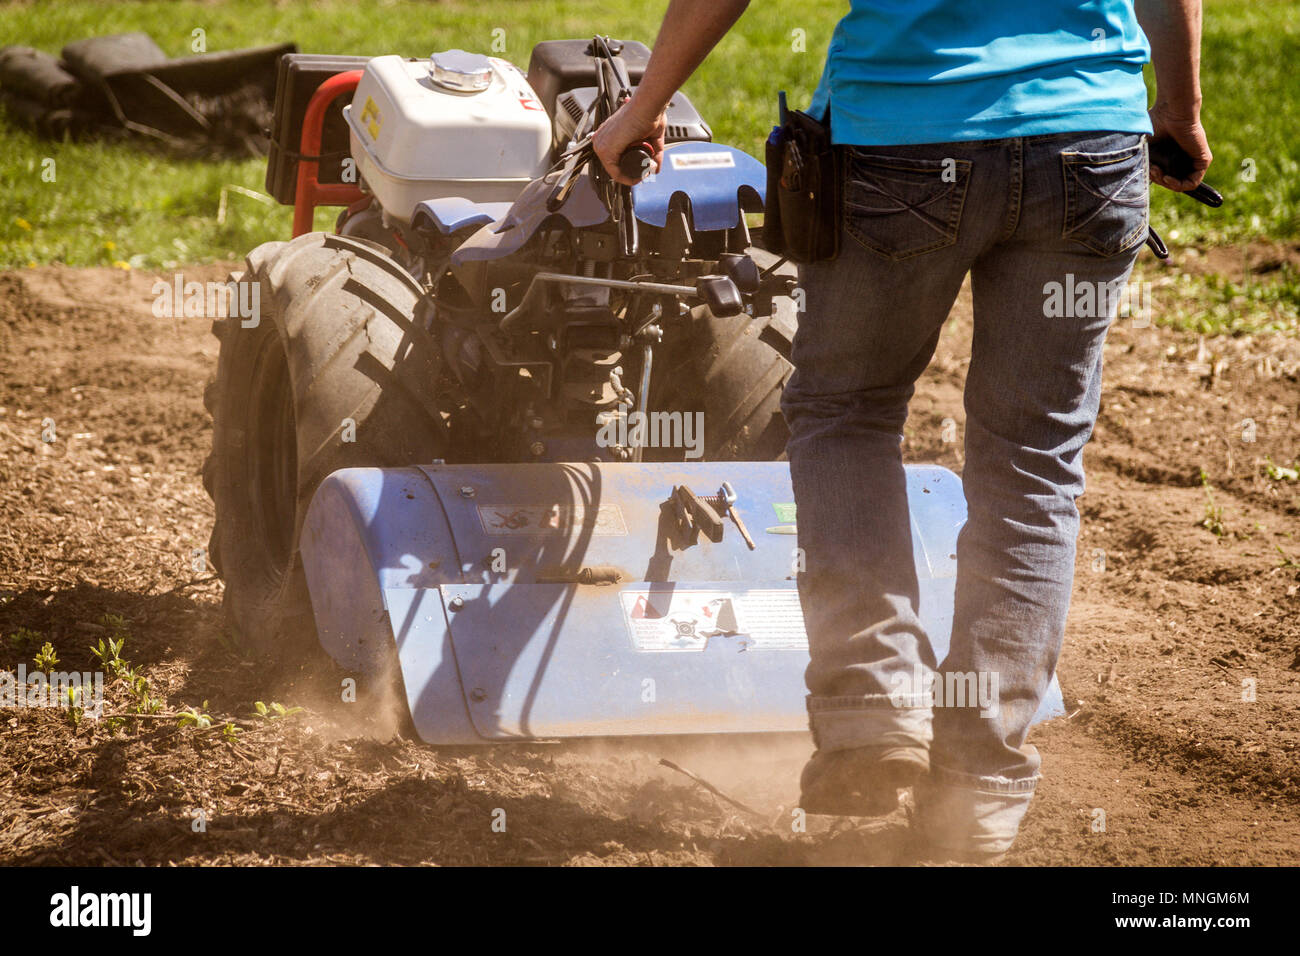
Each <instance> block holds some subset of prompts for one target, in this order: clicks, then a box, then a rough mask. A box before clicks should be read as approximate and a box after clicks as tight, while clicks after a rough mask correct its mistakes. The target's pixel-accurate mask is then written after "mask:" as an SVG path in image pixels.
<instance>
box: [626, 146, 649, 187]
mask: <svg viewBox="0 0 1300 956" xmlns="http://www.w3.org/2000/svg"><path fill="white" fill-rule="evenodd" d="M654 155H655V150H654V147H653V146H651V145H650V144H649V143H638V144H637V145H636V146H633V147H631V148H630V149H628V150H627V151H626V152H625V153H623V155H622V156H621V157H619V160H618V171H619V172H620V173H622V174H623V175H624V176H626V177H627V178H628V179H635V180H636V181H637V182H640V181H641V180H643V179H645V178H646V176H648V175H649V174H650V173H651V171H652V170H653V169H654Z"/></svg>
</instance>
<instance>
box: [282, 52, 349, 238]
mask: <svg viewBox="0 0 1300 956" xmlns="http://www.w3.org/2000/svg"><path fill="white" fill-rule="evenodd" d="M361 72H362V71H361V70H348V71H347V72H345V73H338V74H336V75H334V76H331V77H330V78H329V79H328V80H326V81H325V82H324V83H322V84H321V85H320V86H319V87H317V89H316V92H315V93H313V94H312V97H311V99H310V100H309V101H308V102H307V112H306V113H305V114H304V116H303V120H302V141H301V143H300V144H299V146H298V149H299V151H300V154H301V157H302V158H301V159H299V160H298V186H297V190H296V191H295V193H294V199H293V234H294V237H295V238H296V237H298V236H301V235H303V234H304V233H308V232H311V228H312V222H313V220H314V218H315V213H316V207H317V206H351V205H353V204H354V203H357V202H360V201H362V200H364V199H366V198H367V196H366V194H365V193H363V192H362V191H361V187H360V186H353V185H350V184H348V183H321V181H320V178H319V177H320V160H319V158H311V157H319V156H320V149H321V131H322V129H323V128H324V126H325V114H326V113H327V112H328V110H329V107H330V105H331V104H332V103H333V102H334V100H336V99H337V98H338V97H340V96H342V95H343V94H345V93H351V92H353V91H354V90H355V89H356V88H357V84H358V83H360V82H361Z"/></svg>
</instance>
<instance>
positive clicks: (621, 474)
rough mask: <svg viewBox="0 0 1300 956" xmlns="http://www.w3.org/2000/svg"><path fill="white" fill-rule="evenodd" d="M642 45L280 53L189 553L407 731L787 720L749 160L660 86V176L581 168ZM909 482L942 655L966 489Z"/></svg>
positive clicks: (702, 727)
mask: <svg viewBox="0 0 1300 956" xmlns="http://www.w3.org/2000/svg"><path fill="white" fill-rule="evenodd" d="M648 59H649V50H648V49H646V47H644V46H643V45H641V44H638V43H630V42H629V43H619V42H616V41H612V40H609V39H607V38H603V37H596V38H594V39H592V40H591V41H586V40H561V41H553V42H547V43H541V44H539V45H538V46H537V47H536V48H535V49H534V50H533V53H532V58H531V62H530V65H529V70H528V74H527V76H525V75H524V74H523V73H521V72H520V71H519V70H518V69H517V68H516V67H514V66H512V65H511V64H510V63H508V62H506V61H505V60H502V59H498V58H494V57H487V56H480V55H476V54H471V53H466V52H463V51H459V50H453V51H448V52H444V53H436V54H434V55H433V56H432V57H430V58H428V59H423V60H407V59H403V58H401V57H398V56H379V57H374V58H362V57H319V56H298V55H293V56H286V57H284V58H283V59H282V60H281V63H280V67H279V86H278V89H277V95H276V110H275V130H274V132H275V144H274V147H273V150H272V155H271V160H270V164H269V168H268V176H267V184H268V190H269V191H270V192H271V193H272V194H273V195H275V196H276V197H277V198H278V199H279V200H280V201H282V202H285V203H290V202H291V203H293V204H294V205H295V217H294V238H293V239H291V240H290V241H288V242H268V243H266V244H264V245H261V246H259V247H258V248H257V249H255V250H253V251H252V252H251V253H250V254H249V255H248V258H247V267H246V271H244V272H242V273H240V274H238V275H235V276H233V277H232V281H234V282H238V283H241V284H243V289H242V291H243V292H244V293H245V294H244V296H243V298H242V299H241V301H244V302H248V301H252V302H257V303H259V304H260V309H259V310H258V312H257V314H256V315H253V316H236V317H231V318H226V319H222V320H219V321H217V322H216V323H215V324H214V332H215V333H216V335H217V337H218V338H219V339H220V341H221V355H220V362H219V367H218V372H217V378H216V382H215V383H214V384H213V385H212V386H211V387H210V388H209V390H208V393H207V396H206V400H207V405H208V408H209V410H210V411H211V412H212V414H213V418H214V421H215V428H214V438H213V451H212V455H211V457H210V458H209V459H208V462H207V464H206V467H205V469H204V476H203V477H204V482H205V484H206V486H207V488H208V490H209V492H210V493H211V494H212V497H213V499H214V501H215V504H216V524H215V527H214V529H213V532H212V540H211V547H210V553H211V557H212V560H213V562H214V564H215V565H216V566H217V568H218V569H219V570H220V572H221V574H222V576H223V577H224V579H225V583H226V594H225V605H226V611H227V617H228V620H229V623H230V625H231V627H232V629H233V630H234V632H235V633H236V635H237V637H238V638H240V639H241V640H242V641H243V642H245V643H247V644H250V645H254V646H257V647H260V648H262V649H265V650H272V651H274V652H275V653H276V654H279V655H284V654H289V653H293V652H295V650H296V651H298V652H301V651H303V650H304V648H303V646H302V645H301V644H300V643H299V642H301V641H303V640H304V636H305V639H306V640H308V641H311V642H314V641H316V640H319V642H320V644H321V645H322V646H323V647H324V648H325V650H326V651H328V653H329V654H330V655H331V656H332V657H333V658H334V660H335V661H337V662H338V663H339V664H340V665H342V666H344V667H345V668H348V669H349V670H355V671H358V672H362V673H375V674H385V673H387V674H391V675H393V676H395V677H397V678H399V679H400V682H401V686H402V688H403V692H404V694H405V698H406V701H407V703H408V704H409V708H410V715H411V718H412V721H413V723H414V726H415V729H416V730H417V731H418V733H419V735H420V736H421V737H422V738H423V739H425V740H426V741H429V742H431V743H458V744H459V743H474V742H490V741H499V740H506V739H518V738H521V737H524V738H527V737H544V738H560V737H570V736H606V735H641V734H663V733H671V734H685V733H691V734H694V733H718V732H778V731H802V730H805V729H806V727H807V719H806V713H805V706H804V694H805V691H804V687H803V671H804V667H805V666H806V664H807V659H808V643H807V637H806V635H805V633H804V627H803V620H802V615H801V611H800V605H799V599H798V593H797V590H796V584H795V581H796V575H797V573H798V571H799V569H800V566H801V558H800V553H799V551H798V548H797V545H798V538H797V536H796V521H797V519H796V514H795V507H794V503H793V502H794V498H793V495H792V493H791V488H790V476H789V469H788V467H787V465H786V464H785V463H784V461H782V460H781V459H782V458H783V449H784V445H785V439H786V430H785V424H784V422H783V420H782V418H781V414H780V410H779V407H778V400H779V396H780V391H781V388H782V386H783V385H784V383H785V381H786V379H787V377H788V375H789V371H790V365H789V361H788V359H789V348H790V342H791V336H792V334H793V332H794V327H795V321H796V317H797V313H796V308H795V300H796V298H797V293H796V289H795V278H794V272H793V269H791V268H789V267H788V266H786V265H785V264H784V263H782V262H781V261H780V260H777V259H776V257H774V256H772V255H769V254H767V253H765V252H764V251H762V250H761V249H759V248H757V247H755V246H754V245H753V243H752V239H751V234H750V230H749V227H748V225H747V220H746V216H747V215H748V214H751V213H754V212H758V211H761V209H762V200H763V195H764V190H765V178H766V176H765V170H764V167H763V165H762V164H761V163H759V162H758V161H757V160H755V159H753V158H751V157H750V156H748V155H747V154H745V153H743V152H740V151H739V150H736V149H733V148H731V147H729V146H722V145H718V144H716V143H714V142H712V134H711V132H710V129H709V126H708V124H707V123H706V122H705V121H704V120H703V119H702V118H701V117H700V115H699V114H698V113H697V112H696V110H695V108H694V107H693V106H692V105H691V103H690V101H689V100H688V99H687V98H686V97H685V96H684V95H681V94H679V95H678V96H677V97H675V98H674V100H673V102H672V104H671V106H670V107H669V110H668V117H667V120H668V135H667V142H668V146H667V149H666V150H665V153H664V158H663V164H662V169H661V170H660V171H659V172H658V174H657V175H652V176H650V177H649V178H648V179H645V180H644V181H642V182H641V183H640V184H639V185H637V186H634V187H630V188H629V187H626V186H622V185H619V184H617V183H615V182H613V181H612V180H611V179H610V178H609V177H608V176H607V175H605V174H604V172H603V170H602V169H601V167H600V165H599V163H598V161H596V160H595V159H594V158H593V155H592V152H591V134H592V132H593V130H594V129H595V128H596V127H597V126H598V125H599V124H600V123H601V121H602V120H604V119H605V117H606V116H608V115H609V114H610V113H611V112H612V111H613V110H615V109H616V108H617V107H618V105H619V103H620V102H621V101H622V100H623V99H624V98H625V97H626V96H627V95H628V93H629V91H630V90H631V88H632V87H633V86H634V84H635V83H636V82H637V80H638V79H639V78H640V76H641V74H642V72H643V71H644V68H645V65H646V63H647V61H648ZM646 159H647V151H646V150H644V149H642V150H640V151H633V152H631V153H629V154H628V155H627V156H625V157H624V164H625V168H626V169H628V170H630V171H633V172H636V171H640V170H643V169H645V168H646V166H647V164H646ZM629 178H631V177H629ZM320 205H336V206H345V207H346V208H345V209H344V211H343V212H342V214H341V215H340V216H339V218H338V222H337V225H336V228H335V231H334V232H332V233H324V232H312V231H310V230H311V226H312V219H313V213H314V211H315V209H316V207H317V206H320ZM249 293H252V294H249ZM908 491H909V499H910V506H911V516H912V531H913V544H914V557H915V561H916V569H917V573H918V576H919V578H920V581H921V594H922V618H923V620H924V622H925V624H926V626H927V628H928V629H929V632H930V634H931V635H932V636H933V637H934V638H935V640H936V643H937V644H938V645H939V646H938V647H937V648H936V650H937V652H938V653H939V655H940V657H942V655H943V653H944V651H945V647H944V645H946V643H947V640H948V634H949V630H950V622H951V614H952V604H953V583H954V574H955V571H956V563H955V551H956V546H955V545H956V535H957V531H958V529H959V527H960V525H961V524H962V522H963V520H964V518H965V503H964V499H963V496H962V491H961V485H960V482H959V480H958V479H957V477H956V476H955V475H953V474H952V473H951V472H949V471H946V470H944V469H942V468H937V467H910V468H909V469H908ZM295 645H296V646H295ZM1059 706H1060V698H1059V694H1055V695H1054V696H1053V698H1052V699H1051V700H1049V701H1048V703H1047V704H1046V705H1045V710H1044V714H1047V713H1050V712H1051V711H1052V710H1054V709H1059Z"/></svg>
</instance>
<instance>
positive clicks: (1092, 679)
mask: <svg viewBox="0 0 1300 956" xmlns="http://www.w3.org/2000/svg"><path fill="white" fill-rule="evenodd" d="M1287 255H1288V256H1289V257H1294V250H1290V251H1288V252H1287ZM1248 262H1249V257H1248V256H1239V257H1233V256H1227V257H1225V259H1224V263H1222V265H1223V267H1224V268H1225V269H1231V268H1234V267H1235V268H1238V269H1241V268H1249V265H1248ZM1233 263H1237V265H1236V266H1234V265H1233ZM226 271H227V270H226V268H225V267H223V266H219V265H218V266H205V267H194V268H191V269H187V270H186V274H185V278H186V279H187V280H198V281H205V280H210V279H211V280H221V279H224V278H225V275H226ZM158 278H159V277H158V276H154V275H149V274H141V273H136V272H130V271H121V270H114V269H82V270H72V269H65V268H60V267H41V268H33V269H28V270H23V271H19V272H9V273H0V515H2V519H0V667H2V668H8V669H11V670H12V669H14V668H16V667H17V666H18V664H19V663H26V665H27V667H28V668H29V669H31V668H32V667H33V664H32V660H31V658H32V656H33V655H34V654H35V653H36V651H37V650H38V649H39V644H40V642H41V641H45V640H48V641H49V642H50V643H52V644H53V646H54V647H55V649H56V650H57V652H58V655H59V658H60V665H59V669H77V670H95V669H97V668H98V667H99V665H98V662H97V661H96V660H95V659H94V658H93V657H92V656H91V655H90V653H89V651H88V646H89V645H90V644H92V643H96V642H97V641H98V640H99V639H100V638H103V637H107V636H111V633H112V630H111V625H106V624H105V622H104V619H103V616H104V615H106V614H115V615H120V616H121V617H122V618H124V619H125V622H126V629H127V632H128V634H129V636H128V637H127V639H126V645H125V647H124V649H123V652H122V653H123V657H125V658H128V659H129V660H130V662H131V663H132V664H133V665H135V666H137V667H138V668H140V672H141V673H142V674H144V675H145V677H146V678H147V679H148V681H149V683H150V693H151V694H152V695H153V696H154V697H157V698H159V699H160V700H161V711H160V713H159V715H157V716H155V717H153V718H151V719H146V720H140V721H132V722H128V723H127V724H125V725H124V726H121V727H118V728H117V729H111V728H110V727H108V726H107V724H106V723H105V722H95V721H92V720H89V719H83V720H82V721H81V722H80V723H79V724H78V725H77V726H74V725H73V723H72V722H71V721H70V720H69V719H68V717H67V714H66V713H65V712H64V711H62V710H59V709H32V708H14V709H8V710H0V863H5V864H68V863H107V864H136V863H144V864H173V863H174V864H191V865H192V864H291V863H356V864H365V863H381V864H384V863H403V864H474V863H497V864H508V863H525V864H563V863H574V864H630V863H648V864H705V865H707V864H737V863H739V864H761V863H791V864H804V863H808V864H819V863H821V864H824V863H910V862H917V860H918V858H917V856H916V853H915V849H914V848H913V846H912V844H911V842H910V841H909V839H908V831H907V816H906V806H904V808H903V809H901V810H900V811H899V812H897V813H896V814H894V815H892V816H890V817H887V818H884V819H881V820H844V821H838V822H835V823H831V822H828V821H826V820H821V819H817V818H812V819H810V820H809V821H808V827H807V832H795V828H794V826H793V825H792V824H793V819H792V814H791V808H792V807H793V805H794V804H795V803H796V802H797V799H798V771H799V769H800V767H801V765H802V762H803V760H804V759H805V758H806V756H807V753H808V751H809V749H810V744H809V743H808V742H807V740H805V739H803V738H789V739H782V740H779V741H777V742H776V743H773V742H771V741H760V740H752V739H751V740H745V739H742V740H730V739H715V740H710V741H705V742H691V741H684V740H680V739H673V740H656V741H629V742H600V741H597V742H585V743H580V744H535V745H528V746H505V747H500V748H496V749H492V750H470V749H449V748H433V747H428V746H425V745H423V744H420V743H418V742H414V741H412V740H410V739H406V738H403V737H402V736H400V734H398V733H397V727H398V725H397V723H396V722H395V721H394V719H393V717H392V715H391V714H389V713H379V712H376V711H374V710H372V709H369V708H367V707H363V706H362V705H361V704H348V703H344V702H342V701H341V700H340V693H339V687H340V677H341V675H340V674H339V673H338V672H336V671H334V670H333V668H332V666H331V665H328V664H326V663H322V662H314V663H312V664H310V665H308V666H303V665H301V664H295V663H294V662H291V661H274V660H272V661H268V660H262V659H256V658H252V657H249V656H246V655H245V654H244V653H243V652H241V651H240V650H239V649H238V648H237V647H235V646H234V645H233V644H231V642H230V640H229V638H228V637H227V636H226V634H225V630H224V627H223V622H222V616H221V610H220V602H221V584H220V581H219V580H217V579H216V578H215V577H214V575H213V574H212V572H211V570H210V569H207V568H204V567H202V564H201V562H200V563H199V564H198V565H197V566H196V563H195V554H194V551H195V549H198V548H202V547H204V546H205V545H206V544H207V540H208V533H209V530H210V527H211V522H212V508H211V503H210V501H209V499H208V498H207V496H206V495H205V494H204V491H203V487H202V483H201V479H200V473H199V470H200V467H201V465H202V462H203V458H204V456H205V455H206V453H207V450H208V445H209V441H210V437H211V433H210V428H211V422H210V420H209V418H208V416H207V414H206V413H205V411H204V409H203V403H202V392H203V387H204V385H205V384H206V383H207V381H209V380H210V378H211V376H212V374H213V370H214V368H215V362H216V350H217V345H216V340H215V339H213V338H212V337H211V336H210V335H209V334H208V321H207V320H205V319H198V318H191V319H170V318H165V319H160V318H156V317H154V316H153V314H152V312H151V305H152V302H153V299H154V297H153V295H152V293H151V286H152V284H153V282H154V281H155V280H156V279H158ZM163 278H164V280H165V281H168V282H170V281H171V279H172V276H171V275H167V276H165V277H163ZM1134 326H1135V323H1134V322H1132V321H1129V320H1124V321H1121V322H1119V323H1118V324H1117V325H1116V327H1115V329H1114V330H1113V332H1112V334H1111V338H1110V344H1109V346H1108V349H1107V385H1106V391H1105V396H1104V402H1103V411H1102V414H1101V418H1100V421H1099V423H1098V427H1097V432H1096V436H1095V438H1094V440H1093V443H1092V444H1091V445H1090V446H1089V449H1088V452H1087V458H1086V461H1087V465H1088V472H1089V482H1088V492H1087V494H1086V495H1085V496H1084V497H1083V498H1082V499H1081V501H1080V509H1081V512H1082V515H1083V532H1082V537H1081V540H1080V544H1079V562H1078V573H1077V576H1076V582H1075V592H1074V606H1073V609H1072V612H1071V617H1070V625H1069V632H1068V634H1067V638H1066V649H1065V653H1064V657H1063V659H1062V662H1061V667H1060V672H1059V676H1060V680H1061V684H1062V687H1063V689H1064V692H1065V699H1066V704H1067V712H1068V716H1067V717H1064V718H1059V719H1057V720H1055V721H1052V722H1050V723H1049V724H1047V725H1045V726H1042V727H1039V728H1036V729H1035V731H1034V732H1033V734H1032V736H1031V740H1032V742H1034V743H1035V744H1037V746H1038V747H1039V749H1040V750H1041V751H1042V752H1043V754H1044V773H1045V779H1044V781H1043V784H1042V786H1041V788H1040V790H1039V797H1038V798H1037V800H1036V801H1035V803H1034V805H1033V807H1032V809H1031V810H1030V813H1029V816H1028V818H1027V820H1026V823H1025V827H1024V830H1023V832H1022V835H1021V837H1020V840H1019V841H1018V842H1017V844H1016V847H1015V849H1014V850H1013V852H1012V853H1011V855H1010V857H1009V858H1008V863H1011V864H1030V865H1035V864H1113V865H1152V864H1287V863H1290V864H1294V863H1297V862H1300V824H1297V822H1296V821H1297V819H1300V751H1298V749H1297V748H1298V747H1300V616H1298V615H1297V610H1298V609H1300V536H1298V535H1297V532H1300V481H1296V480H1294V479H1290V478H1288V477H1286V475H1285V473H1281V475H1282V476H1281V477H1273V478H1270V477H1269V476H1268V475H1267V473H1266V465H1267V462H1268V461H1271V462H1273V463H1274V464H1275V465H1277V466H1282V467H1287V466H1291V467H1294V465H1295V463H1296V459H1297V457H1298V456H1300V342H1298V341H1297V340H1296V339H1295V338H1294V337H1286V336H1283V335H1279V334H1268V335H1257V336H1254V337H1244V338H1236V339H1228V338H1221V339H1214V340H1202V339H1200V338H1199V337H1197V336H1195V335H1192V334H1189V333H1183V332H1177V331H1173V330H1170V329H1163V328H1159V329H1157V328H1136V327H1134ZM969 339H970V310H969V301H968V299H967V298H966V297H963V299H962V301H961V302H960V303H959V305H958V308H957V310H956V312H955V313H954V318H953V320H952V321H951V322H950V323H949V325H948V326H947V327H946V330H945V334H944V336H943V338H942V341H941V343H940V346H939V352H938V354H937V356H936V359H935V362H934V363H933V365H932V367H931V368H930V370H929V371H928V372H927V373H926V375H925V377H924V379H923V380H922V382H921V384H920V387H919V389H918V393H917V398H916V400H915V402H914V405H913V412H912V418H911V420H910V422H909V425H908V437H907V443H906V450H907V454H908V456H909V458H910V459H911V460H916V461H936V462H939V463H941V464H944V465H947V466H949V467H951V468H954V469H955V470H958V471H960V467H961V454H960V441H959V439H960V432H961V426H962V422H963V412H962V405H961V387H962V382H963V379H964V375H965V367H966V362H967V356H968V354H969ZM47 419H52V425H53V429H54V432H53V438H54V440H53V441H51V442H47V441H44V440H43V434H42V432H43V427H44V428H45V429H46V436H45V437H49V433H48V426H49V425H50V424H51V422H48V421H46V420H47ZM945 419H952V424H950V425H948V426H947V427H945ZM954 425H955V428H954V427H953V426H954ZM954 435H955V437H956V438H957V439H958V440H957V441H955V442H954V441H951V440H950V441H945V440H944V439H945V438H948V439H951V438H953V437H954ZM1249 439H1253V440H1249ZM1202 472H1203V473H1204V475H1205V479H1204V482H1203V480H1202ZM1207 483H1208V484H1207ZM1214 509H1218V510H1217V511H1215V510H1214ZM20 628H26V629H29V630H31V631H35V632H39V633H40V635H41V636H40V638H38V639H37V640H36V641H35V642H34V645H33V644H25V643H24V642H23V640H22V639H21V638H19V639H18V640H17V641H14V642H11V641H9V640H8V637H9V635H11V634H16V633H18V632H19V629H20ZM107 697H108V705H107V708H106V709H107V711H108V712H109V713H124V712H126V711H127V710H128V708H129V705H128V692H127V689H126V687H125V686H124V685H123V684H122V683H121V682H117V683H112V684H110V685H109V687H108V693H107ZM362 699H368V698H366V696H365V695H362ZM254 701H264V702H266V703H268V704H269V703H271V702H278V703H283V704H284V705H285V706H286V707H303V708H305V710H304V711H303V712H300V713H296V714H291V715H289V716H286V717H284V718H281V719H275V720H267V719H264V718H260V717H257V716H256V715H255V714H254V713H253V703H254ZM205 702H206V704H205ZM188 707H201V708H203V709H204V710H205V712H207V713H209V714H211V715H212V717H213V718H214V721H215V722H216V727H220V726H221V725H222V724H223V723H224V721H225V720H226V719H228V718H233V719H235V720H237V721H238V724H239V726H240V727H241V728H242V733H240V734H239V736H238V738H237V740H235V741H234V742H231V741H228V740H226V739H225V738H224V736H223V735H222V733H221V732H220V730H218V729H202V728H195V727H184V728H182V727H179V726H178V721H177V719H176V718H175V716H174V715H175V714H176V713H177V712H179V711H181V710H183V709H185V708H188ZM273 712H274V711H272V713H273ZM168 715H173V716H168ZM662 757H667V758H669V759H671V760H673V761H676V762H677V763H678V764H680V765H682V766H684V767H686V768H688V769H690V770H692V771H694V772H695V773H696V774H698V775H700V776H702V777H703V778H705V779H707V780H709V781H710V782H712V783H713V784H714V785H716V786H717V787H719V788H721V789H722V790H723V791H725V792H726V793H728V794H729V795H730V796H732V797H734V798H735V799H736V800H738V801H741V802H742V803H744V804H745V805H746V807H747V808H748V810H746V809H740V808H737V807H735V806H733V805H731V804H729V803H727V802H725V801H723V800H719V799H718V798H716V797H715V796H713V795H711V794H710V793H708V792H706V791H705V790H703V789H702V788H701V787H699V786H697V785H696V784H695V783H694V782H692V781H691V780H690V779H688V778H687V777H685V776H683V775H681V774H679V773H676V772H674V771H672V770H669V769H667V768H664V767H662V766H660V765H659V764H658V761H659V759H660V758H662ZM503 823H504V828H503V826H502V824H503Z"/></svg>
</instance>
